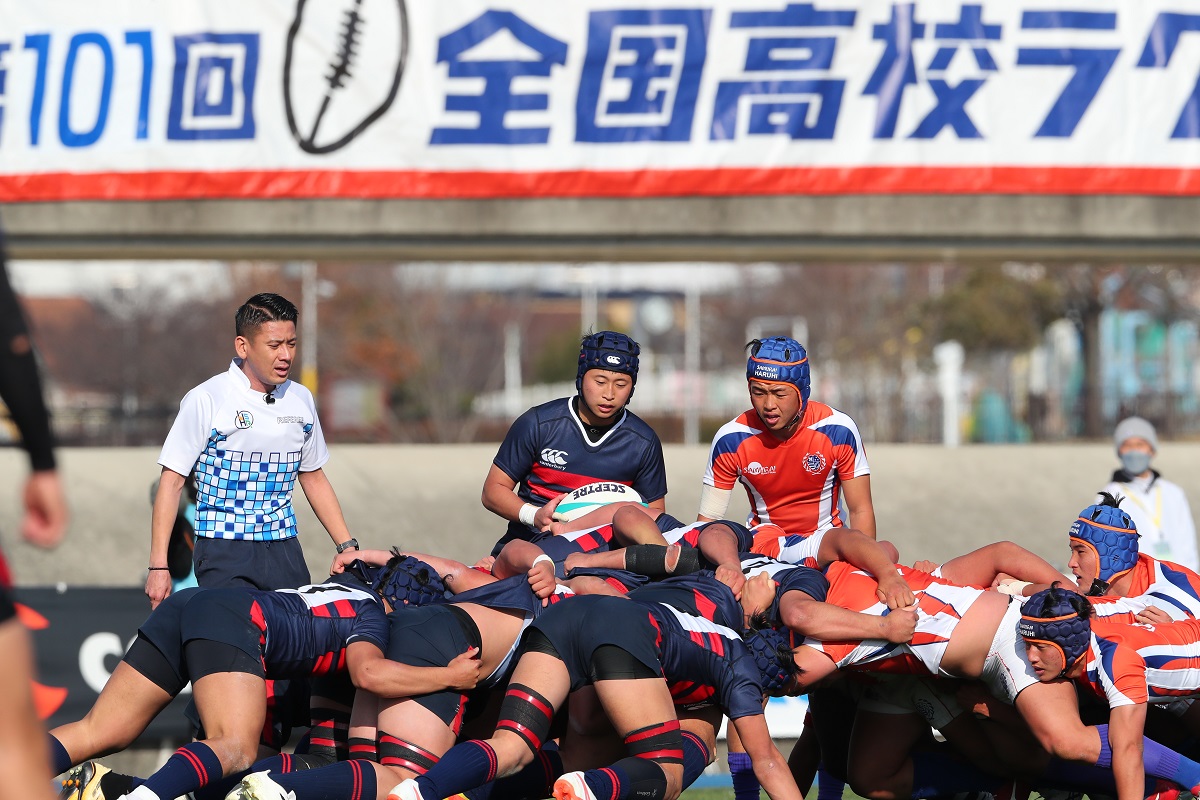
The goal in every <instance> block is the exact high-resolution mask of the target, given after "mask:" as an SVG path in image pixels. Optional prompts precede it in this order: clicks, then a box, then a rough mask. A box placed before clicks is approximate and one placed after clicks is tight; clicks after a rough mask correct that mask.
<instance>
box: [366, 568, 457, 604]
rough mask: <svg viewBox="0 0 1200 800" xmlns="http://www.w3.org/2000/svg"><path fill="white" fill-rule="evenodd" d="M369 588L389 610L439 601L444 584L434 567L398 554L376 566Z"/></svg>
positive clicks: (444, 591) (443, 590)
mask: <svg viewBox="0 0 1200 800" xmlns="http://www.w3.org/2000/svg"><path fill="white" fill-rule="evenodd" d="M371 588H372V589H374V590H375V591H376V592H378V593H379V596H380V597H382V598H383V599H384V600H387V601H388V603H390V604H391V606H392V608H393V609H396V608H401V607H403V606H424V605H431V604H433V603H438V602H441V601H442V600H443V599H445V596H446V585H445V584H444V583H443V582H442V578H441V576H440V575H438V574H437V570H435V569H434V568H433V567H431V566H429V565H428V564H426V563H425V562H424V561H421V560H420V559H418V558H414V557H412V556H399V557H397V558H393V559H392V560H391V561H389V562H388V563H387V566H384V567H380V569H379V571H378V572H377V573H376V575H375V580H373V581H372V582H371Z"/></svg>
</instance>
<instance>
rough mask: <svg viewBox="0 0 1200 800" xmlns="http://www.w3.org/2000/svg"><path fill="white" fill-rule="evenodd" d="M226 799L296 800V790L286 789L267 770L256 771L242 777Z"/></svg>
mask: <svg viewBox="0 0 1200 800" xmlns="http://www.w3.org/2000/svg"><path fill="white" fill-rule="evenodd" d="M225 800H296V794H295V793H294V792H289V791H286V790H285V789H284V788H283V787H282V786H280V785H279V784H278V783H276V782H275V781H274V780H272V778H271V773H270V772H269V771H267V770H263V771H262V772H254V773H251V774H249V775H247V776H246V777H244V778H242V780H241V782H240V783H239V784H238V785H237V786H235V787H233V788H232V789H230V790H229V794H227V795H225Z"/></svg>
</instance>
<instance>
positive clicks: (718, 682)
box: [630, 586, 763, 719]
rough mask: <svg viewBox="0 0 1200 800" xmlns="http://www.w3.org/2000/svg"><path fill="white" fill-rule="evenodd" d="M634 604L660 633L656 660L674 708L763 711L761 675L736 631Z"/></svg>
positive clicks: (738, 713)
mask: <svg viewBox="0 0 1200 800" xmlns="http://www.w3.org/2000/svg"><path fill="white" fill-rule="evenodd" d="M651 588H654V587H649V586H648V587H645V588H643V589H638V590H637V591H635V592H630V597H633V596H634V595H637V594H639V593H641V592H645V591H647V590H648V589H651ZM684 591H687V590H686V589H685V590H684ZM730 596H731V597H732V592H731V593H730ZM634 602H638V603H640V604H641V605H643V606H645V608H646V610H647V611H648V612H649V614H650V622H651V623H652V624H653V625H654V627H655V628H657V629H658V642H657V644H658V650H659V661H660V663H661V664H662V668H663V677H665V678H666V680H667V687H668V688H669V689H670V691H671V699H672V700H673V701H674V703H675V705H676V706H678V707H680V708H683V709H685V710H694V709H698V708H704V707H707V706H712V705H716V706H718V707H720V708H721V710H722V711H724V712H725V714H726V716H728V717H729V718H730V719H738V718H740V717H752V716H754V715H756V714H762V713H763V690H762V675H761V673H760V672H759V671H758V666H757V665H756V664H755V661H754V656H753V655H752V654H751V652H750V648H749V647H747V646H746V644H745V642H743V641H742V638H741V636H740V635H739V634H738V632H737V631H736V630H734V629H733V628H730V627H728V626H725V625H720V624H718V623H716V622H713V621H712V620H708V619H705V618H704V617H701V616H697V615H694V614H688V613H686V612H684V611H681V610H679V608H677V607H675V606H674V605H670V604H667V603H661V602H653V601H648V600H647V601H641V600H635V601H634Z"/></svg>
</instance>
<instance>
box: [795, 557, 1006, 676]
mask: <svg viewBox="0 0 1200 800" xmlns="http://www.w3.org/2000/svg"><path fill="white" fill-rule="evenodd" d="M896 570H897V571H898V572H899V573H900V574H901V575H902V576H904V580H905V581H906V582H907V583H908V586H909V588H910V589H912V592H913V594H914V595H915V596H916V599H917V630H916V633H915V634H914V635H913V638H912V641H911V642H909V643H907V644H895V643H893V642H889V641H886V640H884V639H858V640H847V641H839V642H819V641H817V640H815V639H812V638H807V639H805V640H804V644H805V645H806V646H809V647H812V648H814V649H817V650H820V651H821V652H823V653H825V655H827V656H829V658H831V659H832V660H833V661H834V663H836V664H837V665H838V667H839V668H842V669H855V670H865V671H870V672H903V673H918V674H925V673H928V674H930V675H939V674H941V665H942V656H943V655H945V653H946V646H947V645H948V644H950V636H951V635H952V634H953V633H954V629H955V627H956V626H957V625H958V623H959V621H960V620H961V619H962V616H963V614H966V613H967V609H969V608H970V607H971V606H972V605H973V604H974V603H975V601H976V600H978V599H979V597H980V596H981V595H982V594H983V591H984V590H982V589H972V588H969V587H966V586H957V585H955V584H952V583H947V582H945V581H941V580H938V579H937V578H934V577H933V576H932V575H930V574H929V573H927V572H918V571H917V570H914V569H910V568H908V567H905V566H900V565H897V566H896ZM825 577H826V578H827V579H828V580H829V592H828V594H827V595H826V597H825V602H827V603H832V604H834V605H838V606H841V607H842V608H848V609H850V610H851V611H857V612H859V613H862V614H873V615H876V616H882V615H883V614H886V613H887V612H888V608H887V605H885V604H884V603H881V602H880V601H879V598H878V597H877V596H876V594H875V592H876V590H878V588H879V584H878V583H877V582H876V581H875V579H874V578H873V577H871V575H870V574H868V573H867V572H864V571H863V570H860V569H857V568H855V567H854V566H852V565H850V564H847V563H846V562H844V561H835V562H834V563H832V564H830V565H829V569H827V570H826V571H825Z"/></svg>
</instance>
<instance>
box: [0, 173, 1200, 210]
mask: <svg viewBox="0 0 1200 800" xmlns="http://www.w3.org/2000/svg"><path fill="white" fill-rule="evenodd" d="M776 194H797V195H836V194H1066V195H1085V194H1150V195H1197V194H1200V170H1195V169H1179V168H1157V167H1101V166H1094V167H1013V166H1005V167H995V166H987V165H977V166H965V167H931V166H916V167H902V166H874V167H795V168H776V169H760V168H752V169H732V168H726V169H679V170H630V171H604V172H596V171H586V170H565V171H559V172H471V171H462V172H419V171H399V170H397V171H365V170H311V171H309V170H245V171H238V172H187V171H155V172H100V173H83V174H76V173H68V172H52V173H39V174H26V175H0V202H36V201H59V200H177V199H187V198H254V197H263V198H321V197H329V198H364V199H389V198H391V199H410V198H419V199H429V198H446V199H490V198H501V197H679V196H695V195H700V196H704V195H708V196H724V195H776Z"/></svg>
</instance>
